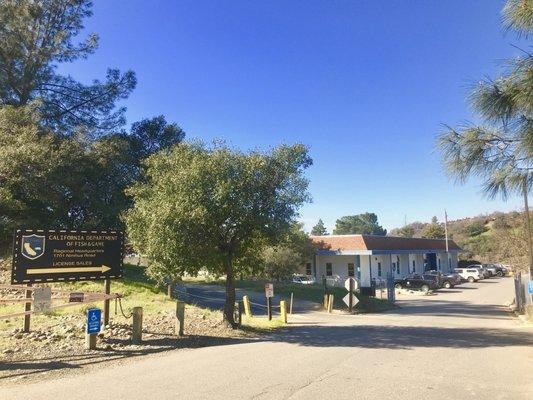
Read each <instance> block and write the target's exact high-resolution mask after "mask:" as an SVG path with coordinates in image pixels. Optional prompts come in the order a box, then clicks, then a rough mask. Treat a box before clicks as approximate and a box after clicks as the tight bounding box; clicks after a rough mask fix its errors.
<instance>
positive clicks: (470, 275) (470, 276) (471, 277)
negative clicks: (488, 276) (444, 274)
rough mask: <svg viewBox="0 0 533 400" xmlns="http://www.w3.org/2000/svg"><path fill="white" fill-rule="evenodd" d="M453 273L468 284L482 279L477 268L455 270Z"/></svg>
mask: <svg viewBox="0 0 533 400" xmlns="http://www.w3.org/2000/svg"><path fill="white" fill-rule="evenodd" d="M454 271H455V273H456V274H459V276H460V277H461V279H463V280H465V281H468V282H470V283H473V282H477V281H479V280H480V279H483V274H482V272H481V271H480V270H479V269H477V268H455V270H454Z"/></svg>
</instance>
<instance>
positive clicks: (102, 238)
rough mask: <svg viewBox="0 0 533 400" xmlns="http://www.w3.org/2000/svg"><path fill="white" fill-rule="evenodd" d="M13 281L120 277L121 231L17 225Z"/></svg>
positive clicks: (122, 254) (122, 244) (15, 282)
mask: <svg viewBox="0 0 533 400" xmlns="http://www.w3.org/2000/svg"><path fill="white" fill-rule="evenodd" d="M13 246H14V247H13V270H12V273H11V283H12V284H22V283H34V282H61V281H92V280H99V279H109V278H122V275H123V267H122V259H123V257H124V234H123V233H122V232H120V231H114V230H101V231H82V230H80V231H67V230H52V229H17V230H16V231H15V238H14V245H13Z"/></svg>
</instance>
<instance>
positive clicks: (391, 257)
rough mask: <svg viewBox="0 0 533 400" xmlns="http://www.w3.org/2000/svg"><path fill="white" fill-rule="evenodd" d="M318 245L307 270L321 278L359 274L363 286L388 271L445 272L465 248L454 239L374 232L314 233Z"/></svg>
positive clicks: (396, 274) (455, 264)
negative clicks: (382, 234)
mask: <svg viewBox="0 0 533 400" xmlns="http://www.w3.org/2000/svg"><path fill="white" fill-rule="evenodd" d="M311 240H312V241H313V242H314V243H315V245H316V246H317V251H316V254H315V256H314V259H313V260H310V261H309V262H308V263H306V265H305V273H306V274H307V275H312V276H314V277H315V278H316V280H317V282H320V281H321V279H322V278H323V277H326V278H327V277H328V276H331V277H335V276H338V277H340V278H341V279H342V280H344V279H345V278H346V277H348V276H354V277H357V278H358V279H359V280H360V284H361V286H363V287H367V286H370V284H371V281H372V279H377V280H378V279H385V278H386V277H387V273H389V272H392V273H394V275H395V277H403V276H405V275H407V274H410V273H423V272H424V271H428V270H432V269H435V270H438V271H442V272H444V273H447V272H451V271H453V269H454V268H456V267H457V255H458V253H459V252H461V251H462V249H461V248H460V247H459V246H457V244H456V243H455V242H454V241H453V240H448V251H446V241H445V240H443V239H442V240H441V239H421V238H404V237H394V236H374V235H326V236H311Z"/></svg>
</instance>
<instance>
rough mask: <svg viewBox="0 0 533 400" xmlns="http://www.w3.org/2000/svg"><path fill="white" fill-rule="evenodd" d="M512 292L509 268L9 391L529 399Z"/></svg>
mask: <svg viewBox="0 0 533 400" xmlns="http://www.w3.org/2000/svg"><path fill="white" fill-rule="evenodd" d="M489 282H491V283H489ZM511 297H512V279H510V278H507V279H498V280H490V281H487V282H486V283H477V284H466V285H462V286H460V287H458V288H457V289H454V290H450V291H448V292H446V291H442V292H440V293H439V294H437V295H435V296H428V297H410V298H404V297H402V298H401V299H400V300H399V304H400V306H401V309H398V310H394V311H393V312H388V313H386V314H374V315H344V314H333V315H328V314H326V313H323V312H309V313H305V314H298V315H294V316H292V324H293V327H291V328H289V329H286V330H284V331H283V332H278V333H276V334H273V335H271V336H269V337H266V338H264V339H258V340H243V341H241V342H232V343H231V344H226V345H218V346H212V347H205V348H200V349H191V350H178V351H173V352H169V353H166V354H163V355H157V356H150V357H146V358H144V359H141V360H138V361H132V362H128V363H126V364H123V365H116V366H111V367H107V368H101V369H98V370H93V371H91V373H86V374H80V375H72V376H69V377H66V378H61V379H55V380H44V381H42V382H38V383H35V384H27V385H22V384H21V385H20V386H15V387H4V388H2V389H0V398H1V399H2V400H11V399H13V400H15V399H17V400H18V399H21V398H28V399H32V398H38V399H40V400H52V399H53V400H62V399H69V400H76V399H89V398H98V399H104V400H105V399H114V400H116V399H178V398H182V399H306V400H308V399H325V398H331V399H377V398H382V399H401V400H403V399H417V400H421V399H490V400H493V399H509V400H511V399H512V400H517V399H531V398H533V384H532V379H531V373H532V371H533V330H532V328H531V327H529V326H525V325H521V324H520V323H519V322H518V321H517V320H516V319H515V318H513V317H511V316H510V315H509V314H508V313H507V312H506V310H505V308H504V307H503V306H502V304H503V303H504V302H505V301H507V300H508V299H510V298H511Z"/></svg>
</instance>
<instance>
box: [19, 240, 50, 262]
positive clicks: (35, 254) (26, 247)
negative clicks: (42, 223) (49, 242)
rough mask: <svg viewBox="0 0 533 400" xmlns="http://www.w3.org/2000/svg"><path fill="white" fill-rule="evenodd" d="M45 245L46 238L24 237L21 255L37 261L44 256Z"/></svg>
mask: <svg viewBox="0 0 533 400" xmlns="http://www.w3.org/2000/svg"><path fill="white" fill-rule="evenodd" d="M44 244H45V237H44V236H39V235H23V236H22V248H21V253H22V255H23V256H24V257H26V258H28V259H30V260H35V259H37V258H39V257H41V256H42V255H43V254H44Z"/></svg>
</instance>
